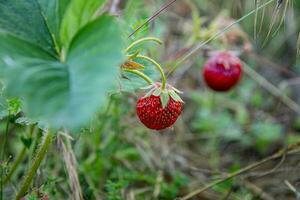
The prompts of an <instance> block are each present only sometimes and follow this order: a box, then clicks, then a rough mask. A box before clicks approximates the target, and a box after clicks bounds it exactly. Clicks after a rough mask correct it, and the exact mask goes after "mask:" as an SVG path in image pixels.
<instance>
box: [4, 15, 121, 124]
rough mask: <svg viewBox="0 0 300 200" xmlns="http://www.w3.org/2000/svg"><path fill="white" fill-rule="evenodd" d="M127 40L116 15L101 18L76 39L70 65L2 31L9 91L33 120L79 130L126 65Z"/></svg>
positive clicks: (70, 48) (88, 26)
mask: <svg viewBox="0 0 300 200" xmlns="http://www.w3.org/2000/svg"><path fill="white" fill-rule="evenodd" d="M122 50H123V40H122V38H121V34H120V30H119V26H118V24H117V23H116V21H115V20H114V19H113V17H109V16H102V17H99V18H98V19H96V20H95V21H93V22H91V23H89V24H87V25H86V26H85V27H83V28H82V29H81V30H80V31H79V32H78V33H77V34H76V36H75V37H74V39H73V40H72V43H71V44H70V47H69V53H68V54H67V55H66V61H65V62H61V61H59V60H57V59H56V58H55V57H54V56H52V54H51V53H50V52H47V51H45V50H43V48H42V47H40V46H39V45H34V44H32V43H31V42H28V41H27V40H23V39H21V38H18V37H15V36H13V35H11V34H6V33H3V32H2V33H1V32H0V60H1V62H0V63H3V64H4V65H0V68H2V69H1V71H4V75H5V76H4V81H5V83H6V88H7V90H6V92H7V94H8V95H9V96H13V97H20V98H22V100H23V104H24V107H23V109H24V111H25V113H26V114H27V116H28V117H29V118H31V119H32V120H38V121H42V122H45V123H48V124H49V125H50V126H51V127H53V128H61V127H65V128H69V129H74V128H79V127H80V126H81V125H84V124H85V123H87V122H88V120H89V119H90V118H91V117H92V114H93V113H94V112H95V111H96V110H97V109H98V108H99V107H100V106H101V104H102V103H103V102H104V100H105V96H106V93H107V92H108V90H109V89H110V88H111V87H112V86H113V83H114V81H115V78H117V72H118V66H120V65H121V63H122V62H123V57H124V56H123V55H122Z"/></svg>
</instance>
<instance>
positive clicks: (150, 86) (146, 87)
mask: <svg viewBox="0 0 300 200" xmlns="http://www.w3.org/2000/svg"><path fill="white" fill-rule="evenodd" d="M153 87H154V86H153V85H147V86H145V87H141V88H140V89H141V90H150V89H151V88H153Z"/></svg>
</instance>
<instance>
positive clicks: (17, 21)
mask: <svg viewBox="0 0 300 200" xmlns="http://www.w3.org/2000/svg"><path fill="white" fill-rule="evenodd" d="M42 2H46V0H44V1H42V0H40V1H39V2H38V1H36V0H29V1H17V0H13V1H5V0H1V1H0V32H2V34H1V38H0V41H1V43H3V42H4V40H5V39H3V38H2V37H3V32H5V33H7V34H10V35H11V36H12V37H14V38H18V39H19V40H23V41H26V42H30V43H32V44H34V45H35V46H38V47H40V48H42V49H44V50H45V51H47V52H49V53H50V54H51V55H56V51H55V44H54V41H53V38H52V36H51V32H49V29H48V26H47V24H46V23H47V21H48V19H47V20H46V18H45V17H46V16H44V15H43V12H42V10H41V9H42V6H44V5H45V4H44V3H42ZM40 3H42V4H40ZM53 9H54V8H53ZM29 11H30V12H29ZM51 20H53V19H49V21H51ZM15 47H18V46H17V45H16V46H15ZM18 48H20V47H18ZM1 50H2V51H3V50H5V47H3V44H2V45H1ZM1 57H2V56H1ZM2 59H3V58H2Z"/></svg>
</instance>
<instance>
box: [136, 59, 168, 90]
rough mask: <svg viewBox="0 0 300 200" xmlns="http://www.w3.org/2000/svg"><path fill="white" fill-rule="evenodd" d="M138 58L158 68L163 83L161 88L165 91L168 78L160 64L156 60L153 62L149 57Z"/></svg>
mask: <svg viewBox="0 0 300 200" xmlns="http://www.w3.org/2000/svg"><path fill="white" fill-rule="evenodd" d="M136 58H140V59H144V60H147V61H149V62H151V63H152V64H153V65H154V66H155V67H156V69H157V70H158V71H159V73H160V75H161V81H162V86H161V87H162V90H164V89H165V88H166V83H167V78H166V75H165V73H164V70H163V69H162V67H161V66H160V64H158V63H157V62H156V61H155V60H153V59H152V58H149V57H147V56H143V55H137V56H136Z"/></svg>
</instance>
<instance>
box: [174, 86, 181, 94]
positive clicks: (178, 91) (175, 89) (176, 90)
mask: <svg viewBox="0 0 300 200" xmlns="http://www.w3.org/2000/svg"><path fill="white" fill-rule="evenodd" d="M172 90H174V91H175V92H177V93H179V94H183V92H182V91H180V90H178V89H177V88H175V87H172Z"/></svg>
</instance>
